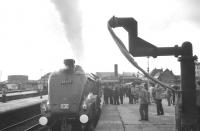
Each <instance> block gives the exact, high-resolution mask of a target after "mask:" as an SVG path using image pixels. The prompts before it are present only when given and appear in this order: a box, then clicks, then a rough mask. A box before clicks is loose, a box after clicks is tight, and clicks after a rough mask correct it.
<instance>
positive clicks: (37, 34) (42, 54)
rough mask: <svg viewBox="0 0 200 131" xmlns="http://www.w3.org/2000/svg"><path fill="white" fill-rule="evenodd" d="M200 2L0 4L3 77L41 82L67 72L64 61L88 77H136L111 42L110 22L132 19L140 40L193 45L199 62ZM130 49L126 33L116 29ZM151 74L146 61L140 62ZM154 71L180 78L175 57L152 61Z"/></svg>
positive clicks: (12, 0) (25, 0) (19, 0)
mask: <svg viewBox="0 0 200 131" xmlns="http://www.w3.org/2000/svg"><path fill="white" fill-rule="evenodd" d="M199 6H200V2H199V1H198V0H162V1H161V0H151V1H150V0H84V1H83V0H82V1H78V0H70V1H69V0H2V1H0V47H1V51H0V73H1V80H6V79H7V75H17V74H18V75H28V76H29V79H39V77H40V76H41V75H42V74H44V73H47V72H52V71H55V70H59V69H60V68H62V67H63V60H64V59H65V58H75V60H76V62H77V64H81V65H82V66H83V67H84V69H85V70H86V72H99V71H113V70H114V64H118V66H119V72H123V71H125V72H127V71H130V72H137V70H136V69H135V68H134V67H133V66H132V65H131V64H130V63H129V62H128V61H127V60H126V59H125V57H124V56H123V55H122V54H121V53H120V51H119V49H118V47H117V46H116V45H115V43H114V41H113V40H112V38H111V36H110V34H109V32H108V30H107V21H108V20H109V19H110V18H111V17H112V16H113V15H115V16H116V17H133V18H134V19H136V20H137V22H138V33H139V37H141V38H143V39H144V40H146V41H148V42H150V43H152V44H153V45H155V46H158V47H174V46H175V45H179V46H181V45H182V43H183V42H184V41H190V42H192V44H193V53H194V55H197V56H198V57H200V51H199V50H200V45H199V44H200V38H199V34H200V14H199V12H200V11H199V10H200V7H199ZM115 31H116V33H117V35H119V37H120V38H121V39H122V40H123V42H124V43H126V45H127V43H128V37H127V32H126V31H125V30H124V29H122V28H119V29H115ZM136 61H137V62H138V64H139V65H140V66H141V67H142V68H144V69H145V70H146V69H147V58H145V57H144V58H142V57H139V58H136ZM149 63H150V70H152V69H153V68H163V69H166V68H168V69H170V70H172V71H173V72H174V73H175V74H180V63H179V62H178V61H177V58H175V57H174V56H170V57H158V58H156V59H154V58H150V59H149Z"/></svg>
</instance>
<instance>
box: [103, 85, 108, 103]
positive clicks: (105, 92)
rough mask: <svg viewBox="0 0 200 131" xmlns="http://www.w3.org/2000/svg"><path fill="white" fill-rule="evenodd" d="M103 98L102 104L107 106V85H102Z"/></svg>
mask: <svg viewBox="0 0 200 131" xmlns="http://www.w3.org/2000/svg"><path fill="white" fill-rule="evenodd" d="M103 96H104V103H105V104H108V97H109V89H108V85H107V84H105V85H104V88H103Z"/></svg>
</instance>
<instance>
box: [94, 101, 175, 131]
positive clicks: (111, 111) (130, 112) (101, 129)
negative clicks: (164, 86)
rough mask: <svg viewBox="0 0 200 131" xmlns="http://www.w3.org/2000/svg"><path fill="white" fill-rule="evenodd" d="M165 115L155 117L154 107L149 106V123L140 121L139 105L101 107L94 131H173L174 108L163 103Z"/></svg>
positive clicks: (126, 103) (152, 105) (126, 104)
mask: <svg viewBox="0 0 200 131" xmlns="http://www.w3.org/2000/svg"><path fill="white" fill-rule="evenodd" d="M163 108H164V112H165V115H163V116H157V115H156V105H155V104H151V105H149V121H138V120H139V119H140V114H139V104H128V99H127V98H126V99H125V104H122V105H109V104H108V105H103V108H102V114H101V117H100V120H99V122H98V124H97V127H96V129H95V131H175V107H174V106H167V104H166V101H165V100H164V101H163Z"/></svg>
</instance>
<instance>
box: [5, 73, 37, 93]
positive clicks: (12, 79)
mask: <svg viewBox="0 0 200 131" xmlns="http://www.w3.org/2000/svg"><path fill="white" fill-rule="evenodd" d="M7 85H8V87H9V89H10V90H16V89H18V90H35V89H37V81H35V80H28V76H27V75H9V76H8V80H7Z"/></svg>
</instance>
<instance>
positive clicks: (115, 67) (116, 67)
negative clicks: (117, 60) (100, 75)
mask: <svg viewBox="0 0 200 131" xmlns="http://www.w3.org/2000/svg"><path fill="white" fill-rule="evenodd" d="M114 73H115V77H116V78H118V65H117V64H115V65H114Z"/></svg>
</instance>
